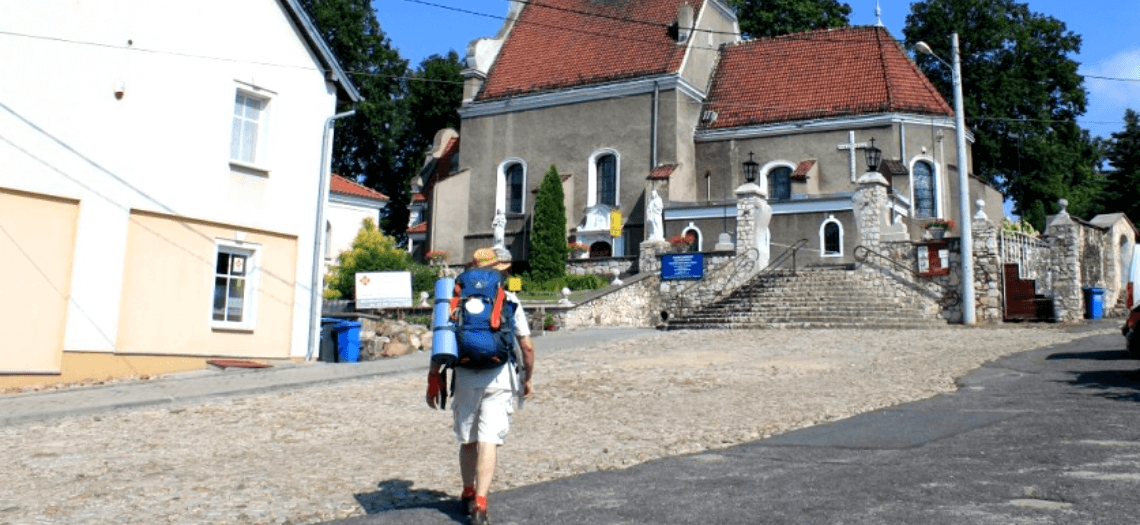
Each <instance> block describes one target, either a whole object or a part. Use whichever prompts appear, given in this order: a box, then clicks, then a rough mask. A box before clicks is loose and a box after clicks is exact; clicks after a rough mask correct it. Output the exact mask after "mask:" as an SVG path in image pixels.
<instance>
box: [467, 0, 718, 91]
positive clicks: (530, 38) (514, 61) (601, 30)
mask: <svg viewBox="0 0 1140 525" xmlns="http://www.w3.org/2000/svg"><path fill="white" fill-rule="evenodd" d="M685 3H687V4H688V5H689V6H691V7H692V8H693V11H694V12H697V13H699V12H700V9H701V7H702V6H703V4H704V3H705V0H643V1H633V0H545V1H544V2H542V3H541V4H540V3H536V2H530V3H527V4H526V6H525V7H524V9H523V10H522V13H520V14H519V18H518V21H517V23H516V24H515V25H514V28H513V29H512V31H511V34H510V37H509V38H508V39H507V41H506V42H505V43H504V44H503V48H502V50H501V51H500V53H499V56H498V58H497V59H496V61H495V63H494V66H493V67H492V68H491V71H490V72H489V73H488V78H487V82H486V84H485V85H484V86H483V89H482V91H481V92H480V94H479V95H478V97H477V100H478V101H487V100H494V99H499V98H504V97H510V96H517V95H522V94H531V93H538V92H544V91H553V90H557V89H565V88H570V87H579V86H585V85H591V84H598V83H603V82H610V81H616V80H624V79H629V78H636V77H642V76H649V75H662V74H670V73H677V72H678V71H679V70H680V68H681V63H682V61H683V59H684V57H685V51H686V47H687V46H686V45H685V44H683V43H682V44H679V43H678V42H677V40H675V39H674V38H673V37H672V36H671V35H670V32H669V31H668V30H667V28H668V27H669V26H670V25H671V24H674V23H676V22H677V20H678V15H679V13H680V12H681V6H682V4H685Z"/></svg>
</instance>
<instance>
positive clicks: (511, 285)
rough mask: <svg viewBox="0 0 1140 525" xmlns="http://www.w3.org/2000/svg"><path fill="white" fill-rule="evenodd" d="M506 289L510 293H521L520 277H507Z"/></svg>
mask: <svg viewBox="0 0 1140 525" xmlns="http://www.w3.org/2000/svg"><path fill="white" fill-rule="evenodd" d="M507 289H508V290H510V291H512V292H521V291H522V278H521V277H508V278H507Z"/></svg>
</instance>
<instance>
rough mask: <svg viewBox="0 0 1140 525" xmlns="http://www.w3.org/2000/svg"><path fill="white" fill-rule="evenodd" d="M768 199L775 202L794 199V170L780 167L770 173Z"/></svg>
mask: <svg viewBox="0 0 1140 525" xmlns="http://www.w3.org/2000/svg"><path fill="white" fill-rule="evenodd" d="M768 198H769V199H771V200H774V201H786V200H788V199H790V198H792V168H789V167H787V166H779V167H776V168H772V170H771V171H769V172H768Z"/></svg>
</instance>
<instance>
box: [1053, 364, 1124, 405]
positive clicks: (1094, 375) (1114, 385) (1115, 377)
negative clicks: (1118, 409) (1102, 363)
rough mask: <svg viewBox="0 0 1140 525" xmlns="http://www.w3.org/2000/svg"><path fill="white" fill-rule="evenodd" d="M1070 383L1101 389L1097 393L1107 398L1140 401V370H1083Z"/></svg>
mask: <svg viewBox="0 0 1140 525" xmlns="http://www.w3.org/2000/svg"><path fill="white" fill-rule="evenodd" d="M1137 367H1138V368H1140V364H1137ZM1069 384H1071V385H1074V386H1079V387H1082V388H1091V389H1094V390H1101V391H1102V392H1100V393H1098V394H1097V395H1098V396H1100V397H1103V398H1105V399H1112V400H1115V401H1132V402H1140V370H1136V369H1133V370H1103V371H1097V372H1081V373H1078V374H1076V378H1074V379H1073V380H1072V381H1069Z"/></svg>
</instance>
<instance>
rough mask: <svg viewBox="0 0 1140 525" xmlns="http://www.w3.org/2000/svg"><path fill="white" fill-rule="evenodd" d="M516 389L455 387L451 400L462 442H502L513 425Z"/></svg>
mask: <svg viewBox="0 0 1140 525" xmlns="http://www.w3.org/2000/svg"><path fill="white" fill-rule="evenodd" d="M513 397H514V393H513V392H512V391H511V390H506V389H501V388H466V389H456V392H455V398H454V399H453V400H452V415H453V416H454V418H455V423H454V425H453V428H454V429H455V439H457V440H459V442H460V443H462V444H468V443H476V442H482V443H494V444H496V445H502V444H503V440H505V439H506V438H507V431H509V430H510V428H511V414H513V413H514V411H515V408H514V400H513Z"/></svg>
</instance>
